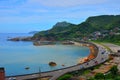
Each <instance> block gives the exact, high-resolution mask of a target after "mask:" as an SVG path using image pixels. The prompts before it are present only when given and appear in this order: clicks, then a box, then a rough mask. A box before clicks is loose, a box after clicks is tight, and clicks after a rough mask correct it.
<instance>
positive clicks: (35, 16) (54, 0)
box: [0, 0, 120, 33]
mask: <svg viewBox="0 0 120 80" xmlns="http://www.w3.org/2000/svg"><path fill="white" fill-rule="evenodd" d="M119 14H120V0H0V33H27V32H30V31H42V30H47V29H50V28H52V27H53V25H55V24H56V23H57V22H62V21H67V22H70V23H74V24H79V23H81V22H83V21H85V20H86V19H87V18H88V17H89V16H98V15H119Z"/></svg>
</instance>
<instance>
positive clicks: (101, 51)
mask: <svg viewBox="0 0 120 80" xmlns="http://www.w3.org/2000/svg"><path fill="white" fill-rule="evenodd" d="M96 45H97V47H98V54H97V57H96V58H94V59H93V60H90V61H88V62H86V63H83V64H80V65H75V66H72V67H67V68H64V69H59V70H54V71H50V72H43V73H41V77H45V76H51V79H50V80H56V79H57V78H59V77H60V76H62V75H64V74H65V73H68V72H72V71H77V70H81V69H83V68H84V69H86V68H89V67H92V66H95V65H98V64H100V63H103V62H104V61H106V60H107V59H108V54H109V52H108V51H107V49H105V48H103V46H101V45H98V44H96ZM39 76H40V75H39V73H37V74H30V75H23V76H15V77H14V78H15V79H16V80H26V79H32V78H37V77H39ZM6 80H10V77H7V78H6Z"/></svg>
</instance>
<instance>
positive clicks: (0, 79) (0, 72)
mask: <svg viewBox="0 0 120 80" xmlns="http://www.w3.org/2000/svg"><path fill="white" fill-rule="evenodd" d="M0 80H5V71H4V68H0Z"/></svg>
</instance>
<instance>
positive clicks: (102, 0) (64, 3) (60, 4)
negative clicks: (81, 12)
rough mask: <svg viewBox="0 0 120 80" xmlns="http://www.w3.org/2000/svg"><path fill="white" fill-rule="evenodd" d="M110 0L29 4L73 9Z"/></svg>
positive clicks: (54, 0)
mask: <svg viewBox="0 0 120 80" xmlns="http://www.w3.org/2000/svg"><path fill="white" fill-rule="evenodd" d="M105 1H108V0H29V1H28V2H29V3H33V4H36V3H37V4H40V5H43V6H47V7H73V6H80V5H88V4H99V3H103V2H105Z"/></svg>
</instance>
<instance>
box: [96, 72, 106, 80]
mask: <svg viewBox="0 0 120 80" xmlns="http://www.w3.org/2000/svg"><path fill="white" fill-rule="evenodd" d="M104 78H105V77H104V74H103V73H97V74H96V75H95V79H100V80H101V79H104Z"/></svg>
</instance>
